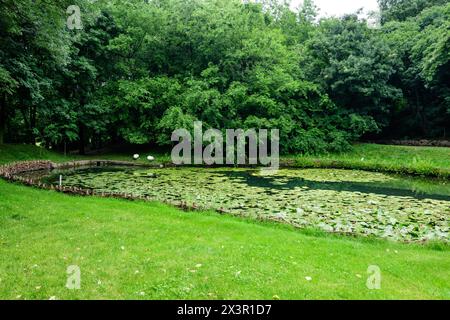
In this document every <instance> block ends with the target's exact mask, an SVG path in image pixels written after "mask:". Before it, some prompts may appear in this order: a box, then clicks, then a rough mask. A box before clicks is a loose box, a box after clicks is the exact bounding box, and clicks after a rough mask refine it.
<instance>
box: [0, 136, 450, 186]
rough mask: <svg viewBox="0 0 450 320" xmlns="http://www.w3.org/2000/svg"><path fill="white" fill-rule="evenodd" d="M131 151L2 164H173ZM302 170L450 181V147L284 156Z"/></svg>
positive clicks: (24, 151)
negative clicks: (90, 161) (366, 172)
mask: <svg viewBox="0 0 450 320" xmlns="http://www.w3.org/2000/svg"><path fill="white" fill-rule="evenodd" d="M128 149H129V150H127V151H113V152H108V153H103V154H96V155H87V156H79V155H68V156H64V155H62V154H60V153H56V152H52V151H48V150H46V149H44V148H40V147H36V146H31V145H0V164H2V163H8V162H14V161H24V160H39V159H47V160H52V161H55V162H64V161H71V160H84V159H99V160H101V159H107V160H119V161H131V160H132V156H133V154H134V153H138V154H140V156H141V158H140V159H139V160H138V161H137V162H138V163H148V161H147V160H146V157H147V155H152V156H154V157H155V158H156V161H155V162H154V163H167V162H170V161H171V160H170V154H168V153H167V152H165V153H164V152H160V151H158V150H152V149H148V150H147V149H146V148H142V147H140V148H137V150H132V149H133V148H132V147H129V148H128ZM292 161H294V165H295V166H297V167H300V168H314V167H316V168H337V169H339V168H343V169H361V170H371V171H380V172H391V173H401V174H413V175H422V176H433V177H440V178H444V179H450V148H439V147H408V146H389V145H377V144H355V145H354V147H353V150H352V151H350V152H346V153H337V154H323V155H289V156H281V163H284V162H287V163H289V164H292Z"/></svg>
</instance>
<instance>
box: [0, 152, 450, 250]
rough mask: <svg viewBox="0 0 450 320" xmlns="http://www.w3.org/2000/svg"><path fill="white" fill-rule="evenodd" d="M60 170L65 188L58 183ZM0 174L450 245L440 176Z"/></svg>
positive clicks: (40, 164)
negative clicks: (449, 243)
mask: <svg viewBox="0 0 450 320" xmlns="http://www.w3.org/2000/svg"><path fill="white" fill-rule="evenodd" d="M117 166H120V167H117ZM51 170H54V171H51ZM40 172H44V175H40ZM60 174H63V175H64V183H63V186H59V185H58V182H59V179H58V178H59V175H60ZM0 175H2V176H4V177H5V178H7V179H9V180H15V181H19V182H22V183H25V184H27V185H34V186H38V187H40V188H44V189H51V190H57V191H61V192H65V193H71V194H76V195H96V196H101V197H114V198H122V199H142V200H154V201H159V202H163V203H167V204H170V205H174V206H177V207H180V208H182V209H210V210H215V211H218V212H221V213H227V214H230V215H235V216H243V217H248V218H253V219H257V220H271V221H277V222H283V223H287V224H290V225H293V226H295V227H299V228H308V227H313V228H318V229H321V230H324V231H327V232H333V233H341V234H351V235H363V236H375V237H379V238H387V239H391V240H396V241H404V242H417V241H427V240H439V241H444V242H448V233H449V217H450V185H447V184H446V182H442V181H434V180H423V181H422V180H421V179H418V178H407V177H401V176H393V175H387V174H383V173H373V172H366V171H358V170H353V171H349V170H339V169H333V170H329V169H280V170H279V171H278V172H275V173H274V172H270V173H268V172H267V171H266V170H259V169H255V168H254V169H248V168H247V169H242V168H198V167H181V168H164V169H161V168H159V167H155V166H139V165H138V166H136V164H135V163H128V162H117V161H77V162H72V163H68V164H53V163H51V162H48V161H36V162H27V163H18V164H14V165H11V166H6V167H2V168H1V169H0Z"/></svg>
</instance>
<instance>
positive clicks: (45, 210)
mask: <svg viewBox="0 0 450 320" xmlns="http://www.w3.org/2000/svg"><path fill="white" fill-rule="evenodd" d="M0 212H1V214H0V226H1V227H0V248H1V251H0V252H1V259H0V298H2V299H16V298H20V299H49V298H50V297H56V298H58V299H90V298H99V299H117V298H124V299H169V298H170V299H272V298H273V297H274V296H278V297H280V298H281V299H397V298H398V299H403V298H410V299H428V298H430V299H449V298H450V273H449V272H448V271H449V270H450V255H449V250H448V247H445V246H442V245H441V246H438V245H435V246H434V247H433V246H428V247H425V246H418V245H405V244H394V243H389V242H385V241H375V240H364V239H349V238H347V239H346V238H344V237H337V236H327V235H323V234H314V233H313V232H309V233H308V232H299V231H296V230H293V229H291V228H289V227H286V226H280V225H275V224H264V223H253V222H251V221H247V220H242V219H237V218H232V217H227V216H220V215H217V214H213V213H185V212H182V211H179V210H176V209H173V208H170V207H168V206H165V205H160V204H156V203H143V202H128V201H121V200H114V199H99V198H79V197H72V196H67V195H63V194H58V193H56V192H50V191H41V190H36V189H32V188H28V187H23V186H18V185H13V184H8V183H6V182H4V181H0ZM69 265H77V266H79V267H80V269H81V281H82V284H81V290H75V291H73V290H68V289H66V288H65V283H66V279H67V275H66V268H67V267H68V266H69ZM369 265H377V266H379V267H380V268H381V272H382V289H381V290H368V289H367V287H366V279H367V274H366V272H367V268H368V266H369ZM305 277H311V278H312V281H307V280H306V279H305Z"/></svg>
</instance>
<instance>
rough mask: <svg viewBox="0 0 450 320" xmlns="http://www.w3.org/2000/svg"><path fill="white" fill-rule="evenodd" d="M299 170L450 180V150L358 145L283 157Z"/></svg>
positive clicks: (287, 162)
mask: <svg viewBox="0 0 450 320" xmlns="http://www.w3.org/2000/svg"><path fill="white" fill-rule="evenodd" d="M283 160H284V162H285V164H291V165H293V166H296V167H300V168H335V169H355V170H368V171H376V172H388V173H397V174H408V175H415V176H424V177H438V178H441V179H450V148H445V147H412V146H389V145H377V144H357V145H355V146H354V148H353V150H352V151H349V152H347V153H339V154H325V155H320V156H314V155H301V156H289V157H286V158H283Z"/></svg>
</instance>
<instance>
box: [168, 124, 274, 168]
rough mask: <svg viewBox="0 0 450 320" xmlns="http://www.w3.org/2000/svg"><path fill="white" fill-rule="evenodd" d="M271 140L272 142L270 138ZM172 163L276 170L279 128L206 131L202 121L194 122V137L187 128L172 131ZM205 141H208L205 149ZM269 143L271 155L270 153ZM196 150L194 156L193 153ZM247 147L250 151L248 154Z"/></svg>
mask: <svg viewBox="0 0 450 320" xmlns="http://www.w3.org/2000/svg"><path fill="white" fill-rule="evenodd" d="M269 140H270V141H269ZM172 142H179V143H178V144H177V145H176V146H175V147H174V148H173V149H172V162H173V163H174V164H176V165H182V164H185V165H186V164H187V165H191V164H195V165H202V164H206V165H224V164H226V165H247V164H248V165H261V166H267V167H268V168H270V169H271V170H277V169H278V168H279V165H280V156H279V154H280V132H279V130H278V129H272V130H270V135H269V130H267V129H260V130H255V129H248V130H244V129H227V130H225V135H224V133H223V132H222V131H220V130H217V129H208V130H206V131H205V132H203V123H202V122H201V121H196V122H194V137H192V135H191V132H189V130H187V129H177V130H175V131H174V132H173V133H172ZM205 143H208V145H206V147H205V148H204V145H205ZM269 146H270V156H269ZM192 150H193V155H192ZM247 150H248V153H247Z"/></svg>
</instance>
